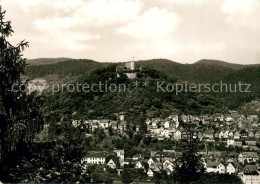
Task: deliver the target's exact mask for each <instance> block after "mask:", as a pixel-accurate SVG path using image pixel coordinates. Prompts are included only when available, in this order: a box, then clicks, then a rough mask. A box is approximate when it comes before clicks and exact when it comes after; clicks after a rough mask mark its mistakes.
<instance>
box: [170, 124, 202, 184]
mask: <svg viewBox="0 0 260 184" xmlns="http://www.w3.org/2000/svg"><path fill="white" fill-rule="evenodd" d="M184 125H185V128H186V129H187V132H188V134H187V137H186V139H182V149H183V152H182V156H181V158H180V159H177V162H176V163H177V164H176V166H175V171H174V172H173V178H174V181H175V182H176V183H182V184H190V183H201V179H202V178H203V176H204V174H205V168H204V166H203V164H202V162H201V157H200V156H198V155H197V151H198V146H197V145H198V141H199V140H198V137H197V138H194V137H193V128H192V123H191V121H190V122H189V123H188V124H184Z"/></svg>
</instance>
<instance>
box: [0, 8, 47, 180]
mask: <svg viewBox="0 0 260 184" xmlns="http://www.w3.org/2000/svg"><path fill="white" fill-rule="evenodd" d="M4 17H5V11H3V10H2V7H0V22H1V24H0V34H1V36H0V106H1V107H0V109H2V110H1V112H0V141H1V143H0V147H1V149H0V150H1V160H0V179H1V180H3V181H7V180H8V172H9V169H10V167H11V165H10V163H9V162H8V160H9V159H10V158H9V157H10V153H11V152H16V155H18V156H21V157H22V155H21V154H22V153H23V152H22V151H21V150H22V149H23V148H24V147H25V144H27V143H30V142H32V140H33V138H34V135H35V134H36V133H37V132H39V131H40V130H42V128H43V120H42V117H41V113H40V112H39V109H40V107H41V99H40V97H36V96H35V93H31V94H27V92H26V87H27V84H28V82H22V80H21V76H22V75H23V74H24V72H25V67H26V59H23V58H22V54H21V53H22V51H23V50H24V48H25V47H28V43H27V42H25V41H21V42H20V43H19V44H17V45H16V46H13V45H12V44H10V43H9V42H8V41H7V38H8V37H10V36H11V34H12V33H13V30H12V27H11V22H10V21H5V20H4Z"/></svg>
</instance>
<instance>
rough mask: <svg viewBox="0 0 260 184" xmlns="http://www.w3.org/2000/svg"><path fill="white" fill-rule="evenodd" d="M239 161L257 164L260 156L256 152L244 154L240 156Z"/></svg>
mask: <svg viewBox="0 0 260 184" xmlns="http://www.w3.org/2000/svg"><path fill="white" fill-rule="evenodd" d="M238 161H239V162H240V163H243V164H244V163H245V162H247V163H255V162H257V161H258V155H257V153H256V152H242V153H240V154H239V156H238Z"/></svg>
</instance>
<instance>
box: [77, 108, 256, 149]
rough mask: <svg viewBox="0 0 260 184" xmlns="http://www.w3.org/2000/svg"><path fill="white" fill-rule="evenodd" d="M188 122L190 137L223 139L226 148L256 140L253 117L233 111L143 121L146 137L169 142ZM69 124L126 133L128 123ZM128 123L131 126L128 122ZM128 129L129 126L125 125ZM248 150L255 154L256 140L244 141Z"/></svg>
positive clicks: (122, 120)
mask: <svg viewBox="0 0 260 184" xmlns="http://www.w3.org/2000/svg"><path fill="white" fill-rule="evenodd" d="M188 121H191V122H192V124H195V125H196V126H195V127H196V128H195V130H194V136H197V137H198V138H200V139H201V140H210V141H214V140H216V139H218V140H224V141H226V144H227V146H238V147H242V139H245V140H246V139H247V138H255V139H259V138H260V124H259V118H258V116H257V115H248V116H247V117H245V116H244V115H241V114H239V113H237V112H236V111H230V113H229V114H227V115H223V114H214V115H211V116H209V115H203V116H190V115H188V116H187V115H181V116H178V115H177V114H174V115H170V116H169V117H167V118H165V119H162V118H152V119H149V118H147V119H146V120H145V123H146V127H147V132H148V133H147V136H151V137H154V138H157V139H158V140H164V139H172V140H181V139H182V135H186V132H185V129H184V128H183V127H182V125H181V122H188ZM72 123H73V125H74V126H75V127H77V126H85V128H87V129H89V130H90V132H93V131H94V130H95V129H97V128H101V129H104V130H106V129H108V128H109V127H111V128H112V129H113V130H114V131H117V132H118V133H121V134H123V133H124V131H126V130H127V124H128V122H127V121H125V115H124V114H123V113H122V114H120V115H119V118H118V120H117V121H113V120H108V119H101V120H73V122H72ZM129 124H131V123H129ZM128 127H129V126H128ZM135 127H136V129H135V131H136V132H139V125H136V126H135ZM246 141H247V142H246V145H248V146H249V147H250V148H251V149H252V150H254V151H258V149H257V147H256V143H257V142H256V141H252V140H251V142H250V140H246Z"/></svg>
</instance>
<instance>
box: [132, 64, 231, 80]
mask: <svg viewBox="0 0 260 184" xmlns="http://www.w3.org/2000/svg"><path fill="white" fill-rule="evenodd" d="M137 65H142V66H146V67H150V68H152V69H155V70H158V71H160V72H163V73H165V74H166V75H167V76H169V77H172V78H178V79H179V80H180V81H188V82H198V83H199V82H211V81H214V80H218V79H221V78H222V77H223V76H226V75H228V74H230V73H231V72H232V71H233V70H232V69H230V68H226V67H222V66H215V65H207V64H204V63H201V64H200V63H198V64H180V63H175V62H172V61H170V60H165V59H153V60H146V61H138V62H137Z"/></svg>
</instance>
